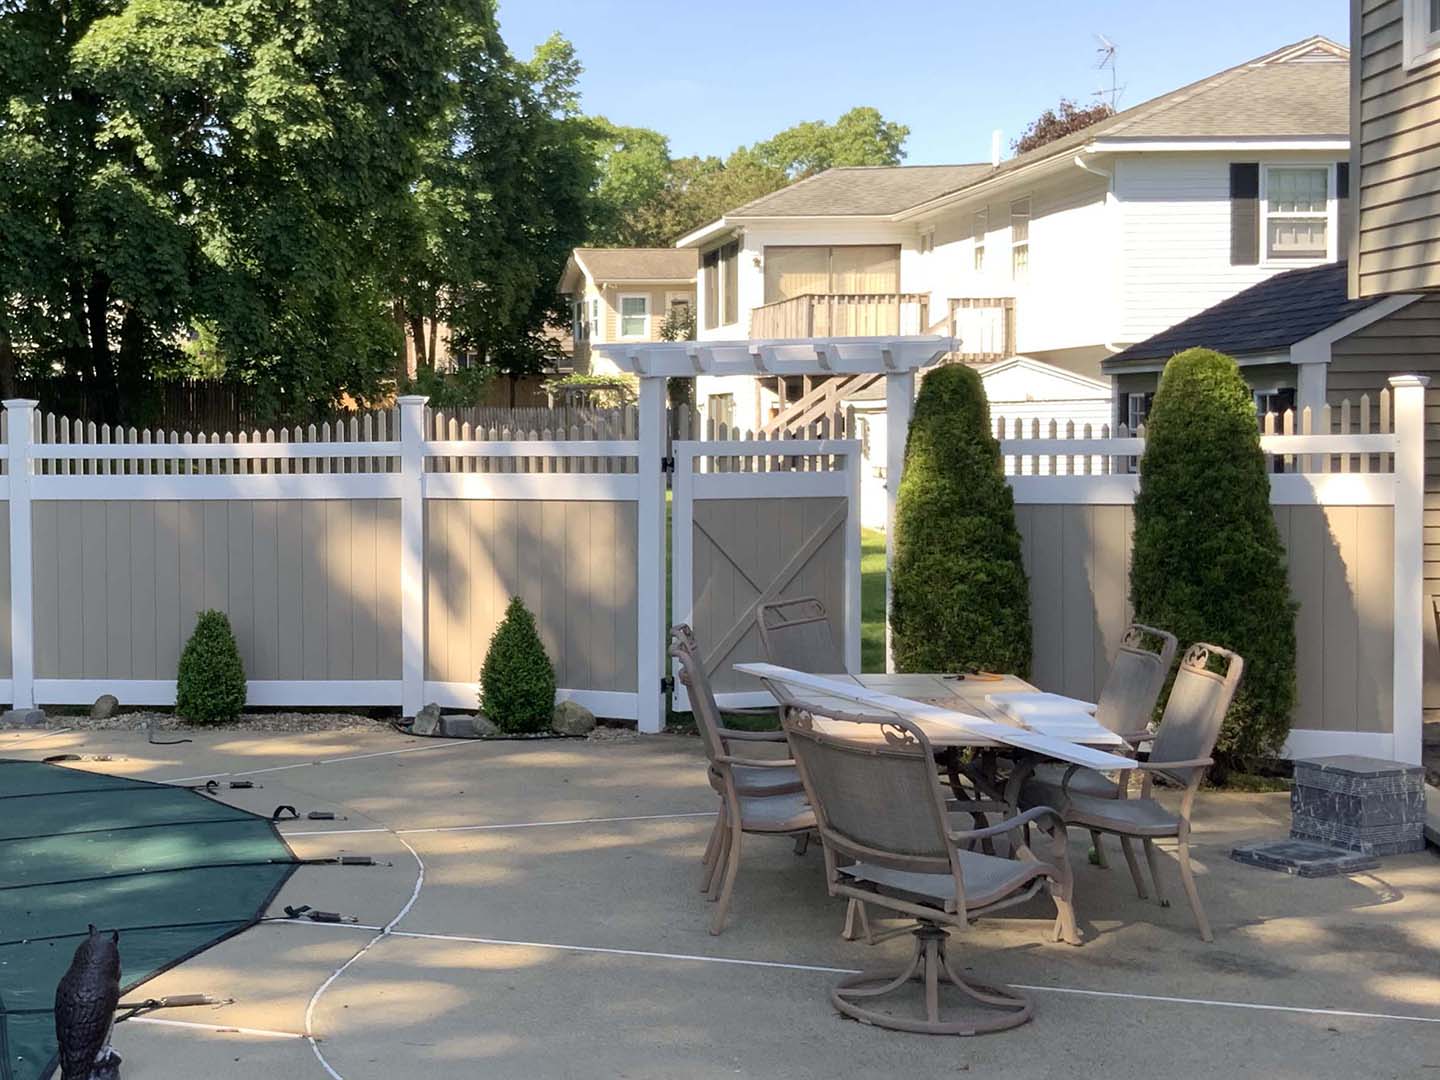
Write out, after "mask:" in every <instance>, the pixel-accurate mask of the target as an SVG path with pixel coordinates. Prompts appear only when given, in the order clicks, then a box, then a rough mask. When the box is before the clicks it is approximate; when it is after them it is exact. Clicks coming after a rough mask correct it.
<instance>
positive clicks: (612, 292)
mask: <svg viewBox="0 0 1440 1080" xmlns="http://www.w3.org/2000/svg"><path fill="white" fill-rule="evenodd" d="M696 267H697V258H696V255H695V252H693V251H684V250H677V249H675V248H576V249H575V250H574V251H573V252H572V253H571V255H570V258H569V259H568V260H567V261H566V263H565V272H564V273H563V274H562V275H561V277H560V285H559V292H560V294H561V295H562V296H565V297H567V298H568V299H569V301H570V312H571V320H570V322H571V326H570V329H571V334H572V335H573V337H574V339H575V370H576V371H577V372H580V373H584V374H593V375H613V374H618V371H617V370H616V369H615V368H614V366H613V365H611V364H609V363H608V361H605V360H603V359H601V358H600V357H599V356H598V355H596V354H592V353H591V351H590V346H591V345H592V344H598V343H602V342H624V341H637V342H638V341H659V340H661V328H662V327H663V326H664V324H665V319H666V317H667V315H669V314H670V313H671V312H677V311H679V310H684V311H686V312H693V311H694V310H695V272H696ZM597 365H598V366H597Z"/></svg>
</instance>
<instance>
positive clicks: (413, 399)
mask: <svg viewBox="0 0 1440 1080" xmlns="http://www.w3.org/2000/svg"><path fill="white" fill-rule="evenodd" d="M395 400H396V401H398V402H399V403H400V404H401V405H424V404H425V403H426V402H427V401H429V400H430V396H429V395H428V394H401V395H400V396H399V397H398V398H396V399H395Z"/></svg>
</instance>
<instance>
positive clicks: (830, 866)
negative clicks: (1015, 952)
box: [783, 704, 1079, 1035]
mask: <svg viewBox="0 0 1440 1080" xmlns="http://www.w3.org/2000/svg"><path fill="white" fill-rule="evenodd" d="M783 722H784V724H785V730H786V733H787V734H788V735H789V736H790V745H791V748H792V749H793V750H794V752H795V762H796V764H797V765H798V766H799V769H800V776H801V778H802V779H803V780H804V782H805V790H806V792H807V794H808V795H809V797H810V803H811V806H812V807H813V808H814V811H815V820H816V824H817V826H818V830H819V833H820V840H821V843H822V844H823V846H824V849H825V876H826V883H827V885H828V887H829V890H830V894H831V895H832V896H844V897H847V898H849V899H851V900H859V901H863V902H865V903H867V904H873V905H875V906H877V907H881V908H886V909H888V910H890V911H893V912H896V913H898V914H900V915H901V916H908V917H910V918H913V919H914V920H915V921H916V923H917V925H916V927H915V928H914V930H913V931H912V933H913V934H914V939H915V943H914V949H913V951H912V953H911V956H910V960H909V962H908V963H907V964H906V965H905V966H904V967H902V968H898V969H895V970H889V971H872V972H865V973H863V974H861V975H856V976H852V977H849V978H846V979H844V980H842V981H841V982H840V983H838V984H837V985H836V986H835V988H834V989H833V990H832V992H831V1001H832V1003H833V1004H834V1006H835V1008H836V1009H838V1010H839V1011H840V1012H842V1013H843V1014H845V1015H846V1016H849V1017H853V1018H854V1019H856V1020H861V1021H864V1022H865V1023H868V1024H874V1025H876V1026H877V1027H885V1028H891V1029H894V1030H897V1031H915V1032H923V1033H926V1034H932V1035H976V1034H980V1033H982V1032H988V1031H1001V1030H1004V1029H1006V1028H1012V1027H1016V1026H1017V1025H1019V1024H1023V1023H1025V1021H1027V1020H1029V1019H1030V1016H1031V1004H1030V1001H1029V999H1028V998H1026V996H1025V995H1024V994H1022V993H1020V992H1019V991H1016V990H1013V989H1010V988H1007V987H1001V986H990V985H986V984H984V983H979V982H972V981H970V980H967V979H965V978H963V977H962V976H961V975H960V972H959V970H958V968H957V966H956V965H955V964H953V963H952V962H951V960H950V958H949V956H948V955H947V945H948V942H949V934H948V932H947V929H946V928H947V927H953V928H955V929H961V930H963V929H966V928H967V927H968V925H969V923H970V921H971V920H973V919H976V918H978V917H981V916H984V915H989V914H992V913H994V912H997V911H1000V910H1002V909H1004V908H1008V907H1011V906H1013V905H1015V904H1019V903H1022V902H1023V901H1025V900H1028V899H1030V898H1031V897H1032V896H1035V895H1036V894H1037V893H1039V892H1041V891H1048V892H1049V894H1050V896H1051V897H1052V899H1053V900H1054V903H1055V907H1056V912H1057V915H1056V920H1055V924H1054V938H1055V940H1057V941H1058V940H1061V939H1063V940H1065V941H1067V942H1070V943H1072V944H1079V935H1078V933H1077V931H1076V929H1075V917H1074V912H1073V909H1072V907H1071V880H1070V868H1069V864H1068V862H1067V858H1066V843H1065V825H1064V822H1063V821H1062V820H1061V818H1060V816H1059V815H1058V814H1057V813H1055V811H1053V810H1051V809H1049V808H1048V807H1036V808H1035V809H1032V810H1029V811H1027V812H1026V813H1024V814H1021V815H1019V816H1017V817H1013V818H1010V819H1008V820H1006V821H1004V822H1001V823H1000V824H997V825H992V826H990V827H988V828H985V829H971V830H963V829H956V828H955V826H954V825H953V824H952V822H951V820H950V818H949V817H948V815H947V811H946V797H945V790H944V788H943V786H942V784H941V781H940V778H939V775H938V774H937V773H936V771H935V766H934V756H933V750H932V749H931V746H930V743H929V740H928V739H926V737H925V734H924V732H923V731H921V730H920V729H919V728H918V727H916V726H915V725H914V724H912V723H910V722H909V721H907V720H904V719H901V718H899V717H895V718H892V719H880V718H869V717H858V716H852V715H847V714H842V713H837V712H834V711H830V710H825V711H823V712H821V711H815V710H812V709H810V708H807V707H806V706H805V705H803V704H795V705H792V706H790V707H789V708H787V709H786V710H785V714H784V721H783ZM1026 826H1034V827H1035V828H1036V829H1037V831H1038V832H1040V833H1041V834H1043V835H1044V836H1045V838H1046V839H1047V841H1048V844H1047V846H1046V850H1045V854H1044V857H1043V858H1042V857H1038V856H1037V855H1036V854H1035V853H1034V852H1033V851H1032V850H1031V849H1030V847H1029V846H1027V844H1026V843H1025V842H1024V840H1023V839H1022V837H1021V832H1022V830H1023V829H1024V828H1025V827H1026ZM1002 834H1009V835H1010V836H1011V852H1012V857H1010V858H1001V857H999V856H995V855H985V854H981V853H979V852H976V851H967V850H965V848H964V845H966V844H969V843H972V842H973V841H975V840H977V839H980V838H982V837H988V836H999V835H1002ZM912 979H918V980H919V981H920V982H921V983H922V984H923V987H924V990H923V995H922V996H923V1002H924V1010H923V1015H916V1012H917V1010H915V1009H913V1008H911V1009H910V1010H909V1011H908V1012H906V1011H896V1012H889V1011H882V1010H881V1009H879V1008H877V1007H876V1005H877V1003H878V1002H879V1001H880V999H882V998H886V997H889V996H891V995H898V994H900V993H901V992H902V991H903V990H904V989H905V988H906V987H907V985H908V984H909V982H910V981H911V980H912ZM942 982H943V983H944V984H946V985H948V986H952V987H954V988H956V989H957V990H959V992H960V993H961V994H962V995H963V996H964V997H965V998H968V999H969V1000H968V1003H967V1004H969V1005H970V1006H972V1008H970V1009H968V1010H967V1014H966V1015H957V1014H955V1013H954V1012H951V1013H950V1015H948V1016H946V1015H942V1007H941V1002H940V992H939V991H940V986H941V984H942ZM976 1010H978V1015H976Z"/></svg>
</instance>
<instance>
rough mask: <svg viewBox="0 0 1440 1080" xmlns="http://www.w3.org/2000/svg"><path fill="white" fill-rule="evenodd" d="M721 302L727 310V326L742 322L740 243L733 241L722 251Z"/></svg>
mask: <svg viewBox="0 0 1440 1080" xmlns="http://www.w3.org/2000/svg"><path fill="white" fill-rule="evenodd" d="M720 277H721V282H722V284H721V287H720V301H721V303H722V304H723V305H724V308H725V325H727V326H729V325H730V324H731V323H737V322H739V321H740V241H739V240H732V241H730V243H728V244H726V245H725V246H724V247H722V248H721V249H720Z"/></svg>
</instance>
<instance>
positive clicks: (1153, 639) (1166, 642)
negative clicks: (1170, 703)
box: [1095, 623, 1176, 734]
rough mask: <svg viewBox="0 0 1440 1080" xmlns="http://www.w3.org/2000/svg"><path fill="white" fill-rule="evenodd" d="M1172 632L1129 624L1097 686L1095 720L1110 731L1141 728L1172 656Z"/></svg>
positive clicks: (1147, 718)
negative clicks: (1107, 672) (1102, 682)
mask: <svg viewBox="0 0 1440 1080" xmlns="http://www.w3.org/2000/svg"><path fill="white" fill-rule="evenodd" d="M1175 645H1176V642H1175V635H1174V634H1167V633H1166V632H1165V631H1164V630H1156V629H1155V628H1154V627H1151V626H1142V625H1141V624H1140V623H1131V624H1130V625H1129V626H1128V627H1126V628H1125V636H1124V637H1122V638H1121V639H1120V648H1119V649H1118V650H1117V651H1116V653H1115V659H1114V660H1113V661H1112V662H1111V664H1110V673H1109V674H1108V675H1107V676H1105V685H1104V686H1102V687H1101V688H1100V698H1099V700H1098V701H1096V703H1095V719H1096V720H1098V721H1099V722H1100V723H1101V724H1103V725H1105V727H1107V728H1109V729H1110V730H1111V731H1118V732H1123V733H1126V734H1128V733H1131V732H1136V731H1143V730H1145V725H1146V724H1148V723H1149V722H1150V717H1151V715H1152V714H1153V713H1154V712H1155V703H1156V702H1157V701H1159V700H1160V691H1161V690H1163V689H1164V688H1165V676H1166V675H1168V674H1169V673H1170V663H1171V661H1173V660H1174V659H1175Z"/></svg>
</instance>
